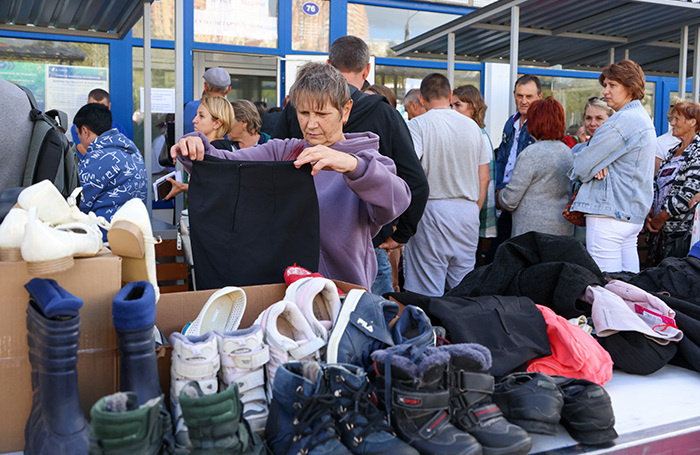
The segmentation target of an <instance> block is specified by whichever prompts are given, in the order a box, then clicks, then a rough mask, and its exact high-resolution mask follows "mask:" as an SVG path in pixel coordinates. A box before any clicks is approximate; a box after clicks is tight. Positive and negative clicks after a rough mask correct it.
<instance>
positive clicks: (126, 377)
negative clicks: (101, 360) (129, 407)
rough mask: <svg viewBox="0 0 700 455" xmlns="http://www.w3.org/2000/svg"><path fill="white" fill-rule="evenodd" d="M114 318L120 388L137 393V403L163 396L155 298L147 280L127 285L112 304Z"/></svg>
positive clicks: (140, 403)
mask: <svg viewBox="0 0 700 455" xmlns="http://www.w3.org/2000/svg"><path fill="white" fill-rule="evenodd" d="M112 318H113V322H114V328H115V329H116V331H117V337H118V338H119V351H120V352H121V361H120V381H119V384H120V389H121V390H122V391H123V392H135V393H136V395H137V396H138V404H139V405H142V404H144V403H145V402H147V401H148V400H151V399H153V398H157V397H159V396H160V395H161V390H160V380H159V378H158V361H157V359H156V345H155V339H154V337H153V326H154V325H155V323H156V297H155V293H154V291H153V286H152V285H151V283H149V282H148V281H135V282H133V283H128V284H127V285H126V286H124V287H123V288H122V290H121V291H119V292H118V293H117V295H116V296H115V297H114V300H113V302H112Z"/></svg>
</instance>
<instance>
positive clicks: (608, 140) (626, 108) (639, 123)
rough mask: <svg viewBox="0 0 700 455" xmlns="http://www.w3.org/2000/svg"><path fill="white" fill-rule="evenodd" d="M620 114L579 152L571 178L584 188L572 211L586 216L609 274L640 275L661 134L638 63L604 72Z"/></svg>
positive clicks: (592, 245)
mask: <svg viewBox="0 0 700 455" xmlns="http://www.w3.org/2000/svg"><path fill="white" fill-rule="evenodd" d="M598 81H599V82H600V85H602V86H603V96H604V97H605V102H606V104H607V105H608V106H609V107H611V108H613V109H614V110H615V111H616V112H615V114H613V115H612V116H611V117H610V118H609V119H608V120H606V121H605V122H604V123H603V124H602V125H601V126H600V128H598V129H597V130H596V132H595V134H594V135H593V137H591V139H590V140H589V141H588V142H586V143H584V144H579V145H577V146H575V147H574V148H573V152H574V166H573V169H572V170H571V172H570V173H569V178H571V180H573V181H579V182H581V187H580V189H579V191H578V195H577V196H576V200H575V201H574V203H573V204H572V206H571V210H574V211H579V212H583V213H584V214H585V216H586V249H587V250H588V253H589V254H590V255H591V257H593V259H594V260H595V261H596V263H597V264H598V267H600V269H601V270H602V271H604V272H619V271H622V270H625V271H630V272H634V273H637V272H639V254H638V253H637V235H638V234H639V231H641V230H642V227H643V225H644V220H645V218H646V216H647V214H648V212H649V207H651V203H652V199H653V193H654V154H655V150H656V132H655V130H654V125H653V124H652V122H651V119H650V118H649V114H648V113H647V111H646V110H645V109H644V107H643V106H642V103H641V100H642V99H643V98H644V84H645V81H644V72H643V71H642V68H640V66H639V65H638V64H636V63H635V62H633V61H632V60H621V61H619V62H617V63H613V64H612V65H609V66H606V67H605V68H603V71H602V73H601V75H600V77H599V78H598Z"/></svg>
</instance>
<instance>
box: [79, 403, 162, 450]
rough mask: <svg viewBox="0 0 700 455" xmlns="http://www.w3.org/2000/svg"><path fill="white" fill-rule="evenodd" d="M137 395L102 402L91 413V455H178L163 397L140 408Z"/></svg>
mask: <svg viewBox="0 0 700 455" xmlns="http://www.w3.org/2000/svg"><path fill="white" fill-rule="evenodd" d="M138 401H139V400H138V397H137V396H136V394H135V393H134V392H117V393H115V394H113V395H107V396H106V397H102V398H100V399H99V400H98V401H97V403H95V405H94V406H93V407H92V409H91V410H90V423H91V424H92V432H91V434H90V454H91V455H136V454H139V455H165V454H172V453H174V446H173V444H172V438H171V437H169V433H170V429H171V428H172V425H171V422H170V415H168V413H167V411H165V408H164V406H163V396H162V395H161V396H159V397H157V398H152V399H151V400H148V401H147V402H145V403H144V404H142V405H140V406H139V403H138Z"/></svg>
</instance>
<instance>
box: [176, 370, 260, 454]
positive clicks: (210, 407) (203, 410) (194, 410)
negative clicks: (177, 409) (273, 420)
mask: <svg viewBox="0 0 700 455" xmlns="http://www.w3.org/2000/svg"><path fill="white" fill-rule="evenodd" d="M179 401H180V406H182V415H183V416H184V418H185V424H186V425H187V428H188V429H189V438H190V454H192V455H194V454H202V455H204V454H245V455H249V454H250V455H253V454H256V455H257V454H262V453H264V452H265V446H264V445H263V443H262V441H261V440H260V437H259V436H258V435H257V434H255V433H254V432H253V431H251V429H250V426H249V425H248V422H247V421H246V420H245V419H244V418H243V404H242V403H241V401H240V399H239V396H238V387H237V386H236V384H233V385H232V386H231V387H229V388H228V389H226V390H223V391H221V392H219V393H215V394H210V395H205V394H204V393H203V392H202V389H201V388H200V387H199V383H197V382H196V381H192V382H190V383H188V384H186V385H185V386H184V387H183V388H182V391H180V396H179Z"/></svg>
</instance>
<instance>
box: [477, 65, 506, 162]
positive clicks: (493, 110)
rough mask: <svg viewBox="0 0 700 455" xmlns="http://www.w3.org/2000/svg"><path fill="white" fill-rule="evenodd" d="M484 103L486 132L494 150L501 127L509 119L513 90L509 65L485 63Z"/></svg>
mask: <svg viewBox="0 0 700 455" xmlns="http://www.w3.org/2000/svg"><path fill="white" fill-rule="evenodd" d="M483 94H484V101H486V105H487V106H488V107H489V108H488V110H487V111H486V119H485V122H486V132H487V133H488V134H489V137H490V138H491V142H492V143H493V146H494V148H496V147H498V144H500V143H501V136H502V135H503V125H505V124H506V121H507V120H508V117H510V115H511V114H510V113H509V112H510V105H511V100H512V99H513V89H512V88H511V87H510V65H508V64H507V63H486V64H485V65H484V90H483Z"/></svg>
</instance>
